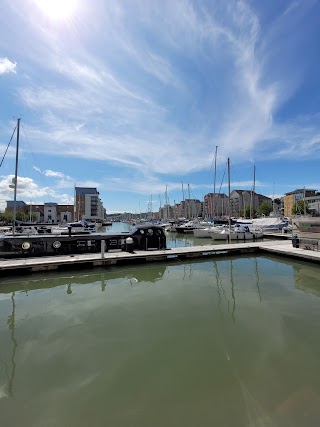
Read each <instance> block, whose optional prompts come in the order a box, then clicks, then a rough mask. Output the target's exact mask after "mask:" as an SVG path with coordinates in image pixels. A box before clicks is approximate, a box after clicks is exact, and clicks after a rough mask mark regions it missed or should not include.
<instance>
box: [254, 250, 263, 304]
mask: <svg viewBox="0 0 320 427" xmlns="http://www.w3.org/2000/svg"><path fill="white" fill-rule="evenodd" d="M255 267H256V277H257V281H256V286H257V289H258V294H259V301H260V302H261V301H262V299H261V292H260V286H259V281H260V277H259V269H258V260H257V258H255Z"/></svg>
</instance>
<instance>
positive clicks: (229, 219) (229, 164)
mask: <svg viewBox="0 0 320 427" xmlns="http://www.w3.org/2000/svg"><path fill="white" fill-rule="evenodd" d="M228 200H229V220H228V222H229V236H228V237H229V239H228V241H229V243H231V200H230V158H229V157H228Z"/></svg>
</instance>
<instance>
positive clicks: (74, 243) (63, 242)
mask: <svg viewBox="0 0 320 427" xmlns="http://www.w3.org/2000/svg"><path fill="white" fill-rule="evenodd" d="M128 237H131V238H132V243H130V246H129V245H128V242H129V241H127V238H128ZM102 241H104V242H105V244H104V247H105V249H104V250H105V251H106V252H107V251H109V250H113V249H117V250H122V251H128V252H130V251H131V250H151V249H166V236H165V233H164V231H163V229H162V227H150V226H148V227H136V228H134V229H133V230H132V231H131V232H124V233H120V234H107V233H101V234H98V233H92V234H88V235H51V234H48V235H40V236H39V235H29V236H19V235H16V236H3V237H2V238H1V239H0V257H1V258H19V257H24V258H26V257H36V256H48V255H67V254H79V253H95V252H101V251H102V250H103V244H102ZM129 249H130V250H129Z"/></svg>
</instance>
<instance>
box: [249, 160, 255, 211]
mask: <svg viewBox="0 0 320 427" xmlns="http://www.w3.org/2000/svg"><path fill="white" fill-rule="evenodd" d="M255 186H256V165H254V166H253V185H252V190H251V195H250V219H252V211H253V206H252V204H253V193H254V190H255Z"/></svg>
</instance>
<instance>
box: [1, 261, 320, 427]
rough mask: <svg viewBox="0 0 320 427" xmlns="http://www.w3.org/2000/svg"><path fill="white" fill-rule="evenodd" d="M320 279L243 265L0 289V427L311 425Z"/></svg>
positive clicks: (304, 271) (319, 363)
mask: <svg viewBox="0 0 320 427" xmlns="http://www.w3.org/2000/svg"><path fill="white" fill-rule="evenodd" d="M319 277H320V276H319V268H318V267H317V266H315V265H313V264H308V263H305V262H298V261H291V260H290V261H288V260H286V259H284V258H273V257H269V256H259V257H255V256H250V257H238V258H231V257H230V258H212V259H210V260H208V259H206V260H204V261H202V260H201V261H192V262H190V261H188V262H177V261H171V262H167V263H157V264H150V265H149V264H148V265H139V266H131V267H115V268H108V269H94V270H90V271H80V272H77V271H74V272H68V273H67V274H62V273H60V274H56V273H52V274H47V273H46V274H43V275H42V274H34V275H31V276H25V277H21V278H19V277H15V278H14V277H12V278H9V277H8V278H7V279H3V280H2V281H1V284H0V426H5V427H10V426H24V425H26V426H36V427H37V426H50V427H51V426H59V427H64V426H66V427H67V426H68V427H73V426H77V427H78V426H94V427H95V426H112V427H117V426H119V427H126V426H128V427H131V426H139V427H144V426H145V427H150V426H152V427H158V426H159V427H163V426H183V427H198V426H200V427H206V426H208V427H209V426H210V427H211V426H217V427H223V426H226V427H233V426H234V427H259V426H281V427H283V426H284V427H286V426H290V427H304V426H318V425H319V419H320V376H319V368H320V341H319V324H320V299H319V296H320V279H319Z"/></svg>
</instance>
